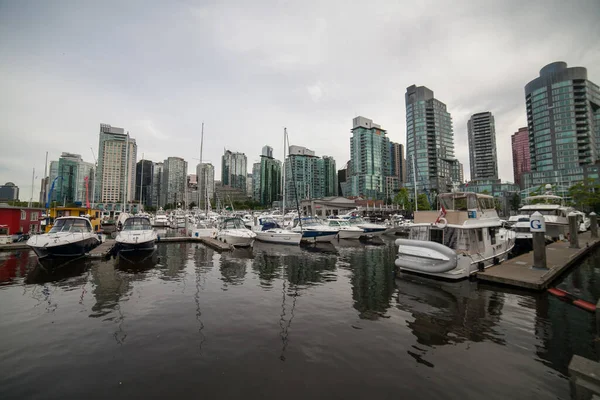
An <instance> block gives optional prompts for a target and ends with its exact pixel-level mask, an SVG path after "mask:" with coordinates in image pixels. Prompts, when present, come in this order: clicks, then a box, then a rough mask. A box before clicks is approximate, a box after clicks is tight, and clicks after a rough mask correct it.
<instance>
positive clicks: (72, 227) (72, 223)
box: [48, 219, 92, 233]
mask: <svg viewBox="0 0 600 400" xmlns="http://www.w3.org/2000/svg"><path fill="white" fill-rule="evenodd" d="M91 231H92V229H91V227H90V224H89V221H86V220H84V219H57V220H56V221H55V222H54V225H53V226H52V229H50V231H49V232H48V233H59V232H71V233H78V232H91Z"/></svg>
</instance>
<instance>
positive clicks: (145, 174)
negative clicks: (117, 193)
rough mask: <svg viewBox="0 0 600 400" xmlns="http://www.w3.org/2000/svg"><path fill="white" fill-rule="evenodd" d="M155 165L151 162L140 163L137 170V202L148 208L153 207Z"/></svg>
mask: <svg viewBox="0 0 600 400" xmlns="http://www.w3.org/2000/svg"><path fill="white" fill-rule="evenodd" d="M153 180H154V163H153V162H152V161H150V160H140V161H138V163H137V165H136V168H135V200H136V201H139V202H140V204H143V205H144V206H146V207H151V206H152V189H153V187H154V185H153Z"/></svg>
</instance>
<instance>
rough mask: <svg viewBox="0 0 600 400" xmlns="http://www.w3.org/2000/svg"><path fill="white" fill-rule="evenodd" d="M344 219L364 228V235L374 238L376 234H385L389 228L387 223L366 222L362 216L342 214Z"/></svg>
mask: <svg viewBox="0 0 600 400" xmlns="http://www.w3.org/2000/svg"><path fill="white" fill-rule="evenodd" d="M342 219H345V220H346V221H348V222H349V223H350V225H353V226H357V227H359V228H361V229H362V230H363V232H364V233H363V237H366V238H373V237H375V236H380V235H383V233H384V232H385V231H386V230H387V227H386V226H385V225H379V224H372V223H370V222H366V221H365V220H364V219H362V218H361V217H354V216H347V215H345V216H342Z"/></svg>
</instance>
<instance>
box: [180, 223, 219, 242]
mask: <svg viewBox="0 0 600 400" xmlns="http://www.w3.org/2000/svg"><path fill="white" fill-rule="evenodd" d="M218 232H219V230H218V229H217V228H216V227H215V226H214V224H213V223H211V222H210V221H208V220H205V219H199V220H198V222H197V223H196V224H195V227H194V228H192V229H189V230H188V235H189V236H190V237H192V238H202V237H203V238H212V239H215V238H216V237H217V233H218Z"/></svg>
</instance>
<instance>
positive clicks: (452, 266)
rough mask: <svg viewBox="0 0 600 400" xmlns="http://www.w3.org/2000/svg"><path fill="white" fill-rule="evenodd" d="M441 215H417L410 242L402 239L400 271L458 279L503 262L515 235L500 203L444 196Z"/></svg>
mask: <svg viewBox="0 0 600 400" xmlns="http://www.w3.org/2000/svg"><path fill="white" fill-rule="evenodd" d="M438 198H439V202H440V204H441V210H440V212H439V213H438V212H436V211H417V212H415V215H414V224H413V225H412V226H411V227H410V231H409V238H408V239H396V241H395V244H396V245H397V246H398V254H397V258H396V261H395V265H396V267H398V268H399V269H400V270H401V271H403V272H413V273H417V274H423V275H427V276H431V277H436V278H443V279H448V280H458V279H464V278H468V277H469V276H470V275H471V274H473V273H475V272H477V271H478V270H484V269H485V268H488V267H491V266H493V265H497V264H500V263H502V262H503V261H505V260H506V259H507V258H508V255H509V252H510V251H511V250H512V248H513V247H514V245H515V234H514V232H513V231H511V230H508V229H506V228H504V227H503V226H502V221H501V220H500V218H499V217H498V213H497V212H496V209H495V204H494V198H493V197H492V196H487V195H483V194H477V193H471V192H454V193H443V194H440V195H439V197H438Z"/></svg>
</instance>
